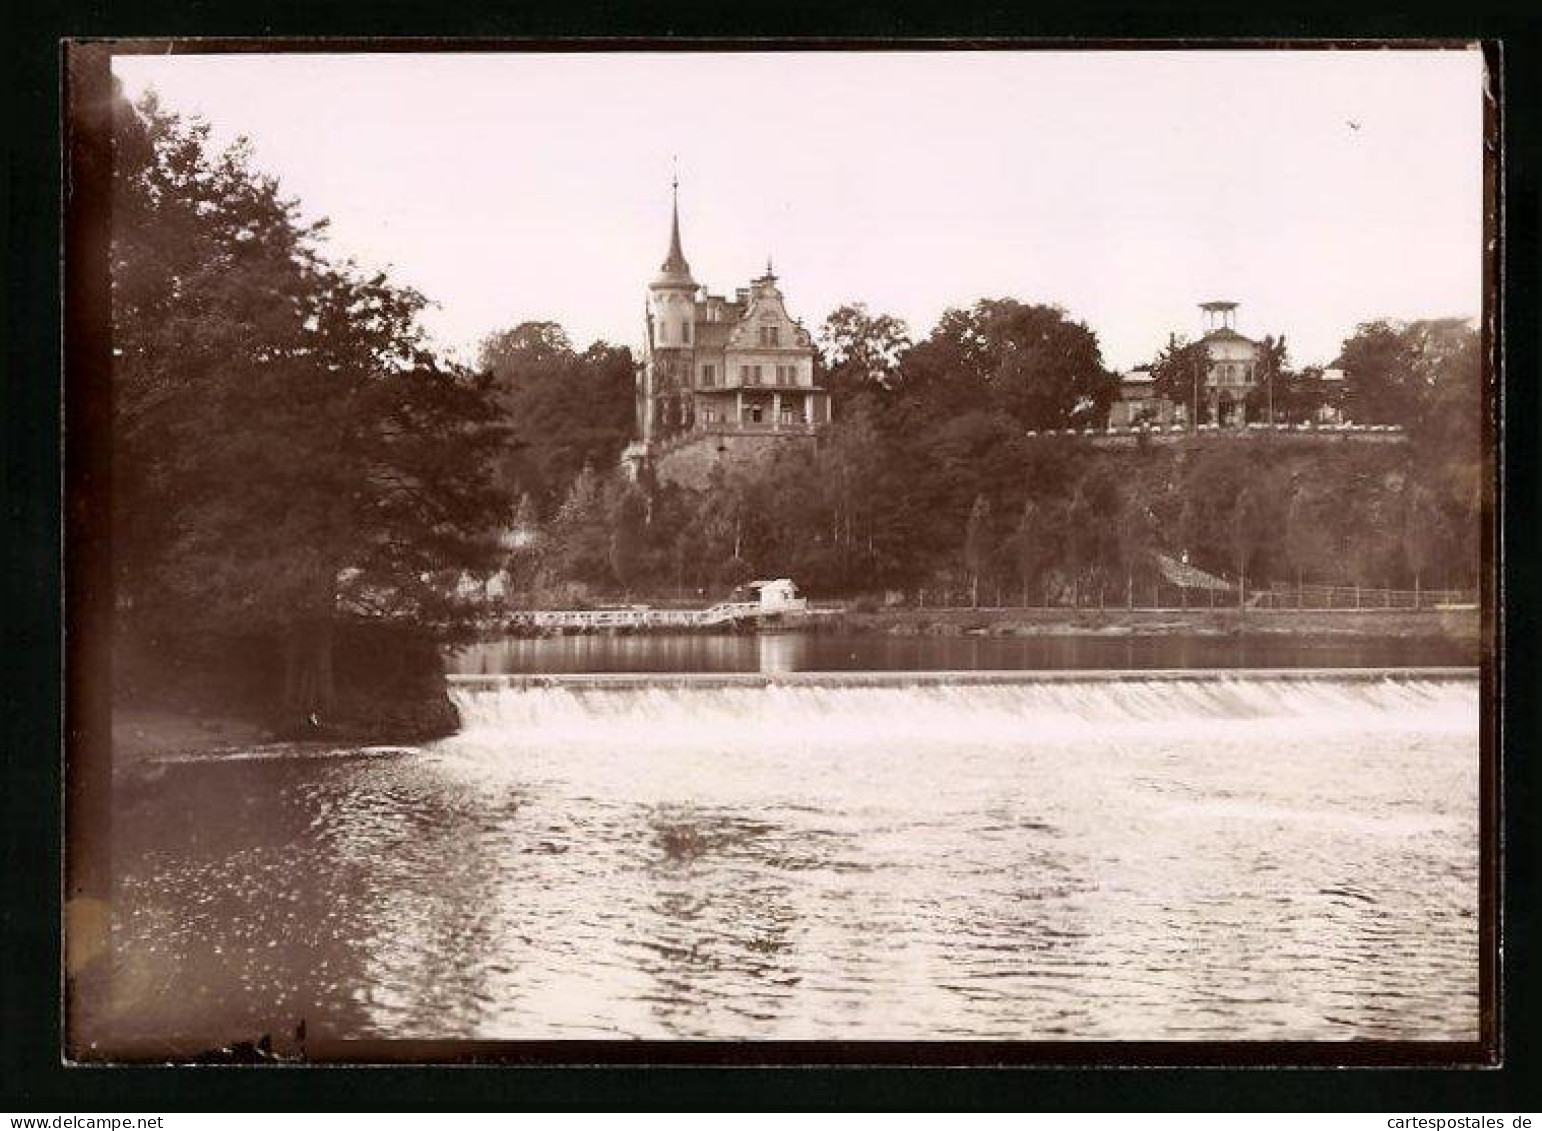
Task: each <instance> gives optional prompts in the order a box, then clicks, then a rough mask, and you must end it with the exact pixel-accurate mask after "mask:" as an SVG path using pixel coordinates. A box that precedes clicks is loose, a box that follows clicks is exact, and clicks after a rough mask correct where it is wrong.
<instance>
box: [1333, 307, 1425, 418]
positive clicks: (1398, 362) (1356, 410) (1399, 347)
mask: <svg viewBox="0 0 1542 1131" xmlns="http://www.w3.org/2000/svg"><path fill="white" fill-rule="evenodd" d="M1413 361H1414V357H1413V352H1412V350H1411V349H1410V348H1409V343H1408V341H1407V339H1406V338H1405V336H1404V335H1403V334H1402V333H1401V332H1399V330H1398V329H1397V328H1396V327H1394V326H1392V325H1391V324H1390V323H1388V322H1384V321H1378V322H1364V323H1361V324H1360V325H1359V326H1358V327H1356V329H1355V332H1354V334H1353V335H1352V336H1351V337H1349V338H1346V339H1345V341H1344V345H1343V348H1342V350H1341V352H1340V354H1339V366H1340V367H1341V368H1342V369H1343V370H1344V378H1345V382H1346V388H1345V407H1346V409H1347V411H1348V413H1349V416H1350V418H1351V419H1352V420H1354V421H1355V422H1356V423H1357V424H1403V425H1407V424H1411V423H1413V422H1414V421H1415V420H1416V419H1417V418H1418V415H1419V400H1420V395H1419V394H1420V389H1419V382H1418V379H1417V377H1416V375H1415V372H1414V365H1413Z"/></svg>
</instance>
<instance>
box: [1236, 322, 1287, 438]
mask: <svg viewBox="0 0 1542 1131" xmlns="http://www.w3.org/2000/svg"><path fill="white" fill-rule="evenodd" d="M1294 379H1295V375H1294V374H1292V373H1291V371H1290V350H1289V347H1288V346H1287V345H1286V343H1285V337H1284V335H1283V334H1282V335H1281V336H1280V337H1278V338H1276V337H1274V336H1272V335H1269V334H1266V335H1264V339H1263V341H1261V342H1260V343H1259V349H1258V360H1257V362H1256V365H1255V369H1254V384H1253V387H1252V388H1251V389H1249V390H1248V392H1247V396H1246V397H1245V398H1244V400H1243V407H1244V411H1246V413H1247V418H1248V419H1249V420H1262V421H1267V422H1268V423H1270V424H1274V423H1277V422H1278V421H1280V420H1282V419H1285V418H1286V412H1287V407H1288V403H1289V388H1290V385H1291V383H1292V382H1293V381H1294Z"/></svg>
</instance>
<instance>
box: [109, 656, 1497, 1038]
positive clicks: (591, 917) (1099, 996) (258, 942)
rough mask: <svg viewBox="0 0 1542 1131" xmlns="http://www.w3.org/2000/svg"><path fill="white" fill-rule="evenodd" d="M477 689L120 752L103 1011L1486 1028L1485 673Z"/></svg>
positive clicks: (738, 1033) (574, 1022)
mask: <svg viewBox="0 0 1542 1131" xmlns="http://www.w3.org/2000/svg"><path fill="white" fill-rule="evenodd" d="M749 643H750V644H751V645H753V646H756V647H758V642H757V641H756V640H754V639H751V640H750V641H749ZM458 694H459V695H460V697H461V707H462V711H463V714H464V715H465V717H466V720H467V727H466V729H465V731H464V732H463V733H462V734H460V735H458V736H456V737H455V738H452V739H449V740H447V741H444V742H441V743H437V744H434V745H432V746H430V747H427V748H425V749H423V750H420V751H411V752H407V753H401V754H395V755H390V756H364V755H362V754H357V755H356V756H348V755H349V752H346V751H343V752H334V753H336V754H339V755H341V756H331V757H321V756H316V755H317V754H318V753H322V752H317V751H311V750H307V749H305V748H274V749H270V750H268V751H266V752H265V754H267V755H269V756H265V757H260V758H235V759H229V760H224V761H219V762H213V763H210V762H204V763H199V762H182V763H172V764H166V765H163V766H160V767H158V768H157V769H156V770H155V772H154V774H152V775H151V776H149V777H142V776H132V777H126V778H125V779H124V780H123V781H122V782H121V783H120V786H119V789H120V794H121V795H120V797H119V801H118V809H117V810H116V813H117V818H116V820H115V825H114V827H115V830H116V832H115V835H116V836H117V838H118V851H117V854H116V860H117V865H118V868H119V884H120V890H119V892H118V898H117V909H118V914H117V919H116V922H115V924H114V945H115V961H116V964H117V976H116V978H115V980H114V985H113V992H112V995H111V1001H110V1002H109V1006H108V1009H107V1011H106V1012H107V1023H108V1024H107V1030H106V1031H107V1033H108V1039H109V1042H110V1041H111V1040H113V1039H116V1040H120V1041H131V1040H134V1041H141V1042H142V1041H144V1040H146V1039H152V1040H155V1041H160V1042H162V1044H161V1045H159V1046H156V1047H164V1048H166V1049H167V1050H168V1051H169V1050H172V1049H176V1048H181V1049H182V1050H183V1051H186V1050H187V1049H188V1048H189V1047H195V1046H198V1045H200V1044H203V1045H209V1044H214V1043H219V1042H223V1041H227V1040H230V1039H232V1038H239V1037H251V1036H254V1035H257V1034H260V1033H265V1032H271V1033H280V1034H281V1033H284V1032H287V1031H290V1030H292V1029H293V1027H294V1026H295V1025H297V1024H298V1023H299V1021H300V1020H301V1019H304V1020H305V1022H306V1024H307V1027H308V1029H309V1032H310V1033H311V1034H312V1035H313V1036H327V1037H333V1038H347V1037H366V1036H385V1037H423V1038H446V1037H449V1038H455V1037H492V1038H550V1037H565V1036H574V1037H577V1036H582V1037H664V1038H669V1037H684V1038H711V1037H720V1038H722V1037H727V1038H738V1037H742V1038H821V1039H856V1038H908V1039H920V1038H960V1039H979V1038H1009V1039H1025V1040H1033V1039H1050V1038H1115V1039H1139V1038H1151V1039H1182V1038H1234V1039H1236V1038H1242V1039H1315V1038H1329V1039H1332V1038H1371V1037H1382V1038H1429V1039H1434V1038H1468V1039H1470V1038H1471V1037H1472V1036H1473V1035H1474V1031H1475V1026H1476V1023H1477V1020H1476V1019H1477V970H1478V962H1477V947H1478V938H1477V921H1476V903H1477V896H1476V892H1477V877H1476V869H1477V831H1476V813H1477V805H1476V798H1477V769H1478V761H1477V757H1476V745H1477V744H1476V730H1477V691H1476V686H1475V684H1473V683H1471V682H1468V681H1460V680H1438V681H1435V680H1385V681H1375V682H1369V683H1349V682H1344V681H1338V682H1334V681H1325V680H1313V681H1308V682H1299V683H1290V684H1281V683H1274V684H1269V683H1266V682H1262V681H1256V680H1217V681H1214V682H1198V683H1195V682H1190V683H1176V682H1164V681H1160V680H1153V681H1144V682H1134V683H1121V684H1115V685H1108V684H1094V683H1088V682H1075V683H1068V684H1056V685H1053V686H1046V685H1030V686H1021V687H973V688H960V687H952V688H949V687H929V688H924V689H921V688H916V689H896V688H851V689H831V688H785V687H784V688H770V689H752V688H727V689H716V690H711V689H685V690H682V689H675V690H667V691H666V690H661V689H656V690H654V691H603V692H598V691H591V692H570V691H564V690H558V689H535V690H510V689H491V690H480V691H462V692H459V693H458Z"/></svg>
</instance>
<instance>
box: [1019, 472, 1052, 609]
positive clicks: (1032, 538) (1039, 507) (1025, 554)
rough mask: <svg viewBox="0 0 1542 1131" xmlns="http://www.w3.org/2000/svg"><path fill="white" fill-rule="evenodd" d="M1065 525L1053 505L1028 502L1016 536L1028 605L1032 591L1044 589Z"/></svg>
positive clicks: (1024, 593) (1022, 582)
mask: <svg viewBox="0 0 1542 1131" xmlns="http://www.w3.org/2000/svg"><path fill="white" fill-rule="evenodd" d="M1061 525H1062V516H1061V514H1060V511H1059V509H1058V508H1057V507H1056V506H1055V505H1054V504H1053V503H1051V502H1049V501H1047V500H1046V501H1039V500H1036V499H1034V498H1031V497H1030V498H1028V499H1026V500H1024V502H1023V511H1022V516H1021V517H1020V518H1019V519H1018V522H1017V530H1016V532H1015V534H1014V536H1013V544H1014V547H1015V549H1016V550H1017V576H1018V581H1019V582H1020V583H1021V585H1022V593H1023V604H1024V605H1027V604H1028V603H1029V601H1028V594H1029V590H1030V589H1038V588H1039V587H1041V586H1042V585H1043V581H1044V575H1045V573H1046V572H1047V571H1048V569H1049V567H1050V565H1051V564H1053V562H1054V560H1055V556H1056V553H1057V552H1058V549H1059V546H1060V543H1061V535H1062V533H1063V531H1062V529H1061Z"/></svg>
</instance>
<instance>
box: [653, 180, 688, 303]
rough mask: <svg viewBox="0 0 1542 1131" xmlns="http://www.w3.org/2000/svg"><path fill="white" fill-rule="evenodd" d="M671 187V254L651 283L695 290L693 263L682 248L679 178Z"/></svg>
mask: <svg viewBox="0 0 1542 1131" xmlns="http://www.w3.org/2000/svg"><path fill="white" fill-rule="evenodd" d="M670 189H671V191H672V193H673V198H674V199H673V201H672V204H671V208H670V220H669V255H668V256H666V257H665V259H664V262H663V264H662V266H660V267H659V273H658V277H657V278H656V279H654V280H653V283H652V284H651V285H652V286H654V287H684V288H688V289H690V290H695V289H696V280H695V279H693V278H692V277H691V265H690V264H689V263H687V262H686V261H685V252H683V251H681V250H680V181H679V179H678V178H676V179H675V180H674V181H672V182H671V183H670Z"/></svg>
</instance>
